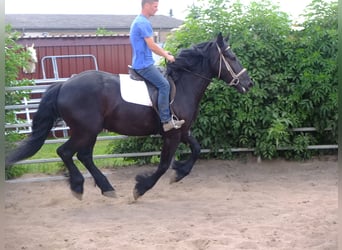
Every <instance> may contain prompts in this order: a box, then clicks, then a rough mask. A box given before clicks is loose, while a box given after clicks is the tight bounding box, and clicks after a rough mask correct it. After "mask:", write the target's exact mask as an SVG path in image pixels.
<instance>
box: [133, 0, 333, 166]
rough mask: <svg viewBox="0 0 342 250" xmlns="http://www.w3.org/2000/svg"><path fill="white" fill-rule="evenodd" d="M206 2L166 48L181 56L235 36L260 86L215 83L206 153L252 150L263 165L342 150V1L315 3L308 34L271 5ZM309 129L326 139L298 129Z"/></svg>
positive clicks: (205, 119) (207, 105) (203, 125)
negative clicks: (333, 147) (341, 73)
mask: <svg viewBox="0 0 342 250" xmlns="http://www.w3.org/2000/svg"><path fill="white" fill-rule="evenodd" d="M198 2H199V4H198V5H197V6H193V7H191V10H190V14H189V15H188V17H187V18H186V20H185V23H184V24H183V25H182V27H180V28H179V29H178V30H177V31H176V32H174V33H173V34H172V35H171V36H170V37H169V38H168V40H167V42H166V48H167V49H168V50H169V51H171V52H173V53H174V54H176V53H178V52H179V50H181V49H182V48H186V47H189V46H191V45H192V44H196V43H199V42H203V41H207V40H210V39H212V38H213V37H214V36H215V35H216V34H217V33H218V32H223V33H226V34H227V33H230V35H231V39H230V43H231V47H232V48H233V50H234V52H235V53H236V54H237V56H238V58H239V59H240V61H241V63H242V64H243V65H244V66H245V67H246V68H247V70H248V72H249V75H250V76H251V78H252V79H253V81H254V83H255V86H254V88H252V89H251V91H250V92H249V93H248V94H247V95H240V94H238V93H236V91H235V90H234V89H232V88H228V87H227V86H226V84H225V83H223V82H220V81H218V80H214V81H213V84H211V85H210V86H209V88H208V90H207V91H206V93H205V95H204V97H203V101H202V103H201V105H200V112H199V115H198V119H197V121H196V123H195V124H194V127H193V131H192V132H193V135H194V136H195V137H196V138H198V140H199V141H200V142H201V144H202V147H203V148H210V149H212V150H214V151H215V150H217V149H220V148H223V149H227V152H228V154H224V155H223V156H227V155H228V156H230V154H229V148H232V147H250V148H255V149H256V151H255V154H257V155H259V156H262V157H263V158H273V157H277V156H279V155H280V154H283V153H282V151H279V150H278V149H279V148H289V147H292V148H293V149H294V150H292V151H288V152H286V153H285V156H287V157H291V158H296V159H299V158H308V157H310V155H311V152H309V151H308V150H307V149H306V148H307V146H308V145H310V144H314V143H322V144H324V143H336V139H337V136H336V133H337V132H336V127H337V112H336V110H337V63H336V56H337V2H330V1H329V2H327V1H322V0H313V1H312V3H311V4H310V5H309V6H308V8H307V10H306V13H305V15H304V17H305V21H304V23H303V24H302V26H303V27H302V29H301V30H295V29H293V27H292V25H291V20H290V18H289V16H288V15H287V14H286V13H284V12H281V11H280V9H279V6H278V5H275V4H273V3H272V2H271V1H269V0H266V1H253V2H251V3H250V4H249V5H243V4H242V3H241V2H240V1H239V0H237V1H228V0H208V1H204V0H203V1H198ZM307 126H309V127H311V126H314V127H316V128H317V129H318V132H316V133H311V134H306V133H304V132H294V131H293V130H292V129H293V128H296V127H307ZM326 128H332V129H333V130H332V131H325V130H324V129H326ZM130 145H133V144H130ZM144 146H145V149H147V145H144ZM151 146H152V147H155V146H156V145H155V144H154V145H151ZM136 150H137V149H135V150H133V151H136Z"/></svg>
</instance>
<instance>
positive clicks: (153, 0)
mask: <svg viewBox="0 0 342 250" xmlns="http://www.w3.org/2000/svg"><path fill="white" fill-rule="evenodd" d="M154 2H159V0H141V7H144V5H145V3H154Z"/></svg>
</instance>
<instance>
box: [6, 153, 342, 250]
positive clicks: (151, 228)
mask: <svg viewBox="0 0 342 250" xmlns="http://www.w3.org/2000/svg"><path fill="white" fill-rule="evenodd" d="M336 158H337V157H329V158H326V159H324V160H322V159H321V160H311V161H307V162H290V161H285V160H276V161H263V162H261V163H257V162H256V161H255V160H254V159H251V160H248V161H247V162H242V161H238V160H237V161H221V160H201V161H199V162H198V163H197V164H196V166H195V167H194V169H193V171H192V172H191V174H190V175H189V176H188V177H186V178H185V179H184V180H182V181H181V182H179V183H175V184H172V185H170V184H169V178H170V176H171V173H172V171H168V172H167V174H166V175H165V176H163V177H162V178H161V179H160V181H159V182H158V183H157V185H156V186H155V187H154V188H153V189H152V190H150V191H149V192H148V193H146V194H145V195H144V196H143V197H141V198H140V199H139V200H138V201H137V202H136V203H133V202H132V200H133V198H132V190H133V187H134V184H135V181H134V177H135V175H136V174H137V173H141V172H144V171H149V170H151V169H152V168H154V167H150V166H145V167H128V168H119V169H106V170H104V172H105V173H106V174H107V175H108V178H109V180H110V181H111V183H112V184H113V185H114V186H115V188H116V191H117V196H118V197H117V198H116V199H110V198H106V197H103V196H101V194H100V191H99V189H98V188H97V187H94V183H93V180H92V179H91V178H87V179H86V183H85V194H84V196H83V200H82V201H79V200H77V199H75V198H74V197H73V196H72V195H71V192H70V190H69V187H68V184H67V182H66V181H65V180H57V181H40V182H19V183H18V182H17V183H6V184H5V187H6V191H5V195H6V196H5V216H6V225H5V249H11V250H14V249H15V250H16V249H32V250H39V249H48V250H53V249H58V250H60V249H77V250H79V249H87V250H88V249H89V250H90V249H94V250H95V249H118V250H121V249H123V250H140V249H147V250H174V249H175V250H178V249H180V250H190V249H191V250H195V249H196V250H204V249H211V250H221V249H225V250H227V249H228V250H230V249H231V250H238V249H260V250H268V249H274V250H297V249H298V250H304V249H310V250H334V249H337V228H338V225H337V204H338V200H337V179H338V177H337V159H336ZM32 177H37V176H32V175H31V176H24V177H22V178H20V179H19V180H20V181H23V180H28V178H32Z"/></svg>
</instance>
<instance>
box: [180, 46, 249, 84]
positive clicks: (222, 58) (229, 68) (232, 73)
mask: <svg viewBox="0 0 342 250" xmlns="http://www.w3.org/2000/svg"><path fill="white" fill-rule="evenodd" d="M216 47H217V50H218V52H219V54H220V66H219V73H218V76H217V78H218V79H220V77H221V72H222V61H223V62H224V65H225V66H226V69H227V70H228V71H229V73H230V75H231V76H232V78H233V79H232V80H231V82H230V83H229V84H228V85H229V86H236V85H238V84H239V83H240V80H239V77H240V76H241V75H242V74H243V73H245V72H246V71H247V70H246V69H245V68H243V69H242V70H241V71H240V72H239V73H238V74H236V73H235V72H234V70H233V69H232V67H231V66H230V64H229V63H228V62H227V60H226V58H225V57H224V55H223V53H222V50H221V49H220V47H219V45H218V44H217V43H216ZM229 49H230V46H228V47H227V48H226V49H225V50H224V51H227V50H229ZM182 69H183V70H184V71H186V72H189V73H191V74H193V75H195V76H197V77H199V78H202V79H205V80H208V81H211V79H210V78H208V77H205V76H203V75H201V74H198V73H196V72H192V71H190V70H188V69H187V68H184V67H183V68H182Z"/></svg>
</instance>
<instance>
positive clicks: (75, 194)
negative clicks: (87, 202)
mask: <svg viewBox="0 0 342 250" xmlns="http://www.w3.org/2000/svg"><path fill="white" fill-rule="evenodd" d="M71 193H72V195H73V196H74V197H75V198H76V199H78V200H80V201H81V200H82V198H83V194H81V193H76V192H74V191H71Z"/></svg>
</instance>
